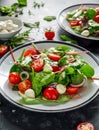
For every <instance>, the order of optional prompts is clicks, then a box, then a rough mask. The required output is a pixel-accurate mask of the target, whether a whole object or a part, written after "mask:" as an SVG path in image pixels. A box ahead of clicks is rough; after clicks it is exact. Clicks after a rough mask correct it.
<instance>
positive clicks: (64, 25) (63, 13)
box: [57, 3, 99, 41]
mask: <svg viewBox="0 0 99 130" xmlns="http://www.w3.org/2000/svg"><path fill="white" fill-rule="evenodd" d="M81 5H83V6H85V7H88V8H95V7H99V4H89V3H86V4H85V3H84V4H83V3H82V4H77V5H73V6H70V7H67V8H65V9H63V10H62V11H61V12H60V13H59V14H58V17H57V21H58V24H59V25H60V27H61V28H62V29H63V30H65V31H66V32H67V33H69V34H70V35H73V36H76V37H78V38H83V39H85V40H86V39H87V40H88V39H89V40H96V41H99V38H95V37H84V36H82V35H79V34H77V33H75V32H74V30H73V29H71V27H70V25H69V22H68V21H67V20H66V15H67V13H68V12H71V11H73V10H75V9H78V8H79V7H80V6H81Z"/></svg>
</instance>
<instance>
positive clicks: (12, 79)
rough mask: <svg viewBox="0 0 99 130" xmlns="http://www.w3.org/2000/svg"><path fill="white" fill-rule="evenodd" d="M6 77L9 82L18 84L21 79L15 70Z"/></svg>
mask: <svg viewBox="0 0 99 130" xmlns="http://www.w3.org/2000/svg"><path fill="white" fill-rule="evenodd" d="M8 79H9V82H10V83H11V84H18V83H19V82H20V81H21V78H20V75H19V74H18V73H16V72H11V73H10V74H9V77H8Z"/></svg>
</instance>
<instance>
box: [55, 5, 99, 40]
mask: <svg viewBox="0 0 99 130" xmlns="http://www.w3.org/2000/svg"><path fill="white" fill-rule="evenodd" d="M81 5H86V6H87V5H94V6H97V5H98V6H99V4H97V3H82V4H74V5H71V6H68V7H66V8H64V9H63V10H61V11H60V12H59V13H58V15H57V18H56V19H57V23H58V25H59V26H60V27H61V29H63V30H64V31H65V32H67V33H68V34H69V35H72V36H77V37H79V38H82V39H86V40H92V41H95V40H96V41H99V38H95V37H88V38H87V37H84V36H82V35H79V34H77V33H75V32H74V33H72V32H71V31H68V30H66V29H64V27H63V26H62V24H61V22H60V16H61V14H62V13H63V12H64V11H66V10H68V9H71V8H73V7H76V6H81ZM70 29H71V28H70ZM71 30H72V29H71Z"/></svg>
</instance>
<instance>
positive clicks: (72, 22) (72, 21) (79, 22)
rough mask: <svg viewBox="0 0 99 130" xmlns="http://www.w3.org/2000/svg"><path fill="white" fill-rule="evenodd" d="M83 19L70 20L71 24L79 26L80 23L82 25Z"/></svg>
mask: <svg viewBox="0 0 99 130" xmlns="http://www.w3.org/2000/svg"><path fill="white" fill-rule="evenodd" d="M81 23H82V22H81V20H71V21H70V22H69V24H70V26H78V25H81Z"/></svg>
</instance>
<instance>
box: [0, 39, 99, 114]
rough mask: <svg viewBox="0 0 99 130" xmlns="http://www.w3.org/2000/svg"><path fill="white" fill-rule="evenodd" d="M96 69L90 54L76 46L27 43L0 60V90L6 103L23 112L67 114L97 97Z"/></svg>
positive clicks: (95, 63)
mask: <svg viewBox="0 0 99 130" xmlns="http://www.w3.org/2000/svg"><path fill="white" fill-rule="evenodd" d="M98 66H99V61H98V60H97V58H96V57H95V56H94V55H93V54H92V53H90V52H89V51H88V50H86V49H83V48H81V47H79V46H76V45H71V44H68V43H65V42H59V41H41V42H35V43H28V44H26V45H22V46H20V47H17V48H16V49H14V50H13V51H11V52H9V53H7V54H6V55H5V56H4V57H3V58H2V59H1V62H0V77H1V84H0V91H1V94H2V95H3V96H4V97H5V98H6V99H7V100H8V101H10V102H12V103H13V104H15V105H17V106H18V107H21V108H24V109H26V110H31V111H39V112H62V111H70V110H73V109H77V108H79V107H82V106H84V105H86V104H87V103H89V102H90V101H92V100H93V99H94V98H95V97H96V96H97V95H98V90H99V85H98V84H99V81H98V80H97V79H98V78H97V77H96V75H97V72H98V70H97V69H98V68H99V67H98ZM3 68H5V69H3Z"/></svg>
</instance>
